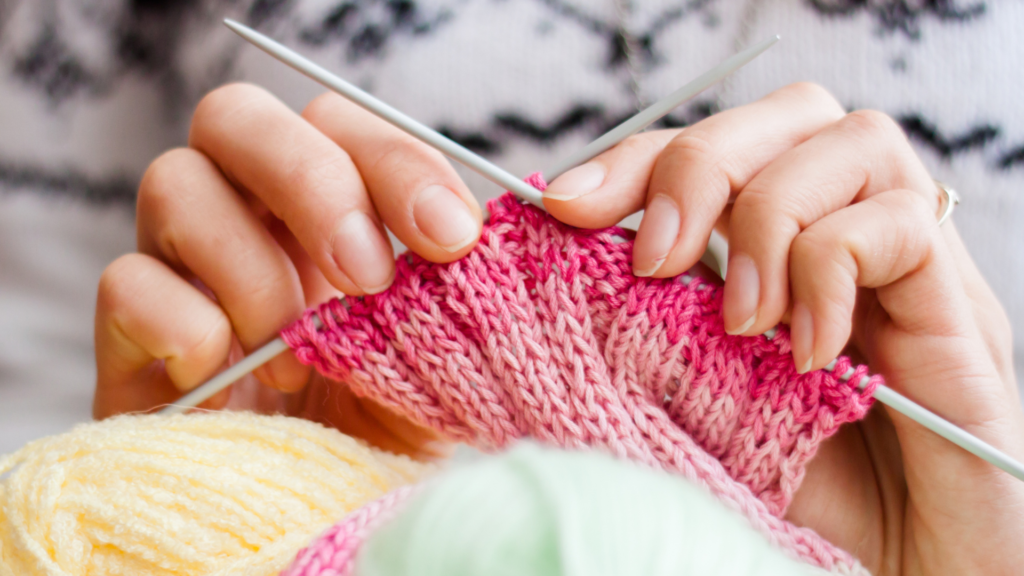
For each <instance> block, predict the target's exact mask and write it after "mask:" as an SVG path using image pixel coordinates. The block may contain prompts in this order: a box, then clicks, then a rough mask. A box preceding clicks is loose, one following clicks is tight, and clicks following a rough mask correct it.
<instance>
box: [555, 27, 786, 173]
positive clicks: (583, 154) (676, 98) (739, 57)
mask: <svg viewBox="0 0 1024 576" xmlns="http://www.w3.org/2000/svg"><path fill="white" fill-rule="evenodd" d="M778 41H779V35H778V34H776V35H775V36H772V37H771V38H768V39H767V40H764V41H762V42H761V43H759V44H755V45H753V46H751V47H750V48H747V49H746V50H744V51H742V52H739V53H737V54H734V55H733V56H731V57H730V58H728V59H726V60H725V61H723V62H722V63H721V64H719V65H718V66H715V67H714V68H712V69H711V70H708V71H707V72H705V73H704V74H701V75H700V76H698V77H697V78H695V79H693V80H692V81H691V82H690V83H689V84H687V85H686V86H683V87H682V88H680V89H678V90H676V91H675V92H673V93H671V94H669V95H668V96H665V97H664V98H662V99H661V100H658V101H657V102H655V103H654V104H651V105H650V106H648V107H647V108H645V109H644V110H642V111H640V113H639V114H637V115H635V116H633V117H632V118H630V119H629V120H626V121H625V122H623V123H622V124H619V125H618V126H616V127H615V128H612V129H611V130H610V131H608V132H607V133H606V134H605V135H603V136H601V137H600V138H598V139H597V140H594V141H593V142H591V143H590V144H587V145H586V146H584V147H583V148H581V149H580V150H579V151H578V152H576V153H574V154H570V155H569V156H568V157H566V158H563V159H562V161H561V162H559V163H557V164H555V166H554V167H552V168H551V169H550V170H547V171H545V172H544V180H546V181H548V182H551V181H553V180H554V179H555V178H558V177H559V176H561V175H562V174H564V173H565V172H566V171H568V170H570V169H571V168H574V167H576V166H579V165H580V164H583V163H584V162H587V161H589V160H591V159H593V158H594V157H595V156H597V155H598V154H600V153H602V152H604V151H605V150H608V149H609V148H611V147H612V146H615V145H616V144H618V143H619V142H622V141H623V140H625V139H626V138H629V137H630V136H632V135H633V134H636V133H638V132H640V131H641V130H643V129H645V128H647V127H648V126H650V125H651V124H654V123H655V122H657V121H658V120H660V119H661V118H662V117H664V116H665V115H666V114H668V113H669V112H671V111H672V110H674V109H675V108H676V107H677V106H679V105H680V104H682V103H683V102H686V101H687V100H689V99H691V98H693V97H694V96H696V95H697V94H700V93H701V92H703V91H704V90H706V89H708V88H709V87H710V86H713V85H714V84H717V83H718V82H719V81H721V80H722V79H723V78H725V77H726V76H728V75H729V74H732V73H733V72H734V71H736V70H738V69H740V68H741V67H742V66H743V65H744V64H746V63H747V62H750V61H751V60H753V59H754V58H757V57H758V56H760V55H761V54H762V53H763V52H764V51H765V50H767V49H769V48H771V47H772V46H774V45H775V43H776V42H778Z"/></svg>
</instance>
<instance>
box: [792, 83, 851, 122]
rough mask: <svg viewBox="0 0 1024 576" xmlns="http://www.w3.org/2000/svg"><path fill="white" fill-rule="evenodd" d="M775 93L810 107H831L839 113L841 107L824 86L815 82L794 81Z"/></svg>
mask: <svg viewBox="0 0 1024 576" xmlns="http://www.w3.org/2000/svg"><path fill="white" fill-rule="evenodd" d="M777 94H779V95H781V96H785V97H787V98H792V99H794V100H796V101H797V103H798V104H804V105H807V106H810V107H812V108H831V109H833V110H834V111H837V112H838V113H839V114H840V115H841V114H842V113H843V107H842V105H841V104H839V101H838V100H836V98H835V96H833V95H832V93H831V92H829V91H828V90H827V89H826V88H825V87H824V86H822V85H820V84H817V83H815V82H795V83H793V84H790V85H788V86H785V87H783V88H780V89H779V90H778V92H777Z"/></svg>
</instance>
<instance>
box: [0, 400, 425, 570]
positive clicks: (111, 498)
mask: <svg viewBox="0 0 1024 576" xmlns="http://www.w3.org/2000/svg"><path fill="white" fill-rule="evenodd" d="M427 470H428V468H427V467H426V466H424V465H422V464H417V463H415V462H413V461H411V460H409V459H408V458H405V457H400V456H394V455H391V454H387V453H384V452H381V451H378V450H375V449H372V448H369V447H367V446H365V445H364V444H362V443H360V442H359V441H356V440H354V439H352V438H350V437H348V436H345V435H343V434H341V433H340V432H338V431H336V430H331V429H327V428H324V427H322V426H320V425H318V424H314V423H312V422H308V421H305V420H300V419H294V418H286V417H282V416H274V417H271V416H257V415H254V414H249V413H238V412H221V413H204V414H191V415H187V416H185V415H179V416H155V415H151V416H120V417H117V418H112V419H109V420H105V421H102V422H98V423H91V424H86V425H82V426H79V427H77V428H75V429H74V430H72V431H71V432H68V433H66V434H62V435H59V436H53V437H50V438H44V439H42V440H37V441H35V442H32V443H30V444H28V445H26V446H25V447H24V448H22V449H21V450H19V451H18V452H15V453H13V454H11V455H9V456H6V457H4V458H2V459H0V511H2V512H0V576H37V575H38V576H42V575H46V576H58V575H59V576H71V575H74V576H91V575H97V576H98V575H104V576H106V575H122V574H123V575H129V574H131V575H137V574H150V575H167V576H171V575H174V576H180V575H197V576H198V575H202V576H221V575H223V576H227V575H240V574H245V575H247V576H263V575H266V576H270V575H273V574H277V573H278V571H280V570H281V568H283V567H284V566H286V565H287V564H288V563H289V562H290V561H291V560H292V559H293V557H294V555H295V553H296V551H297V550H299V549H300V548H301V547H302V546H304V545H306V544H308V543H309V541H310V540H312V538H313V537H314V536H315V535H316V534H318V533H320V532H321V531H323V530H324V529H325V528H327V527H328V526H329V525H330V524H331V523H332V522H335V521H336V520H337V519H338V518H341V517H343V516H344V515H345V514H347V513H348V512H350V511H352V510H355V509H357V508H358V507H359V506H361V505H363V504H365V503H366V502H368V501H371V500H373V499H374V498H377V497H379V496H381V495H382V494H385V493H386V492H388V491H389V490H392V489H393V488H396V487H399V486H402V485H405V484H408V483H409V482H412V481H414V480H415V479H417V478H419V477H420V476H421V475H423V474H424V472H426V471H427Z"/></svg>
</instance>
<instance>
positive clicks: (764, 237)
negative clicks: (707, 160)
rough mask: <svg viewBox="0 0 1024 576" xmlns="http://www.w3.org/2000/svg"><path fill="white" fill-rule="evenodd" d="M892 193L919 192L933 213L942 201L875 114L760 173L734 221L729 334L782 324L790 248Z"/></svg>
mask: <svg viewBox="0 0 1024 576" xmlns="http://www.w3.org/2000/svg"><path fill="white" fill-rule="evenodd" d="M894 189H907V190H914V191H915V192H916V193H918V194H920V195H921V196H922V198H926V199H927V200H928V201H929V202H930V203H931V205H932V209H933V213H934V210H935V209H936V207H937V203H938V194H937V192H936V189H935V184H934V182H933V181H932V179H931V177H930V176H929V175H928V171H927V170H926V169H925V168H924V166H923V165H922V164H921V161H920V160H919V159H918V158H917V156H916V154H915V153H914V151H913V149H911V147H910V144H909V143H908V142H907V139H906V137H905V136H904V134H903V131H902V130H901V129H900V127H899V125H897V124H896V123H895V122H894V121H893V120H892V119H891V118H889V117H888V116H886V115H884V114H882V113H880V112H872V111H861V112H853V113H850V114H848V115H846V116H845V117H844V118H843V119H842V120H840V121H839V122H836V123H835V124H833V125H831V126H829V127H828V128H826V129H825V130H822V131H821V132H820V133H819V134H816V135H815V136H814V137H813V138H811V139H809V140H807V141H806V142H804V143H803V144H800V145H799V146H797V147H796V148H794V149H792V150H790V151H788V152H786V153H785V154H783V155H782V156H780V157H779V158H778V159H777V160H776V161H774V162H772V163H771V164H770V165H769V166H767V167H766V168H765V169H764V170H762V171H761V172H760V173H758V174H757V176H756V177H754V178H753V179H752V180H751V181H750V183H749V184H747V185H746V186H745V187H744V188H743V190H742V191H741V192H740V193H739V194H738V195H737V197H736V202H735V203H734V204H733V207H732V214H731V218H730V221H729V266H728V270H729V272H728V278H727V279H726V282H725V295H724V302H723V316H724V318H725V327H726V331H728V332H729V333H732V334H747V335H752V334H758V333H761V332H764V331H765V330H767V329H768V328H770V327H772V326H774V325H775V324H777V323H778V322H779V320H781V319H782V317H783V314H784V313H785V312H786V310H787V309H788V308H789V305H790V302H789V270H788V259H789V251H790V245H791V243H792V242H793V239H794V238H796V236H797V234H799V233H800V231H801V230H804V229H805V228H807V227H808V226H810V225H811V224H812V223H814V222H815V221H817V220H818V219H820V218H822V217H824V216H826V215H827V214H829V213H831V212H834V211H836V210H839V209H840V208H842V207H844V206H846V205H848V204H849V203H851V202H853V201H855V200H858V199H864V198H868V197H870V196H872V195H873V194H877V193H880V192H885V191H888V190H894ZM933 220H934V218H933Z"/></svg>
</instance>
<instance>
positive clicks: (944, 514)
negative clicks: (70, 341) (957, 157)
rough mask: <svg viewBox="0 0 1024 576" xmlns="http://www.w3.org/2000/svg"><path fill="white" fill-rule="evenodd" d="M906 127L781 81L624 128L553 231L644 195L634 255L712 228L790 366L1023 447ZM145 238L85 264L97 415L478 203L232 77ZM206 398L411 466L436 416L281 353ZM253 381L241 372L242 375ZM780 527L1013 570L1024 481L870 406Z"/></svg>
mask: <svg viewBox="0 0 1024 576" xmlns="http://www.w3.org/2000/svg"><path fill="white" fill-rule="evenodd" d="M937 205H938V192H937V190H936V187H935V184H934V183H933V181H932V180H931V178H930V176H929V175H928V172H927V171H926V170H925V168H924V167H923V165H922V164H921V162H920V160H919V159H918V158H917V157H916V155H915V154H914V153H913V151H912V149H911V148H910V145H909V143H908V142H907V141H906V138H905V136H904V135H903V133H902V131H901V130H900V128H899V127H898V126H897V125H896V124H895V123H894V122H893V121H892V120H891V119H890V118H888V117H887V116H885V115H883V114H881V113H877V112H870V111H858V112H853V113H849V114H847V113H846V112H845V111H844V110H843V109H842V107H841V106H840V105H839V104H838V103H837V102H836V101H835V99H834V98H833V97H832V96H831V95H829V94H828V93H827V92H826V91H825V90H824V89H822V88H820V87H818V86H815V85H813V84H806V83H801V84H794V85H791V86H788V87H786V88H783V89H781V90H779V91H777V92H775V93H772V94H770V95H769V96H767V97H765V98H764V99H762V100H759V101H757V102H755V103H752V104H749V105H747V106H742V107H739V108H735V109H731V110H728V111H725V112H722V113H719V114H717V115H715V116H712V117H710V118H708V119H706V120H703V121H701V122H699V123H697V124H695V125H693V126H691V127H688V128H686V129H683V130H661V131H652V132H648V133H644V134H640V135H637V136H634V137H632V138H630V139H628V140H626V141H625V142H623V143H622V144H620V145H619V146H617V147H615V148H613V149H612V150H609V151H608V152H606V153H604V154H602V155H601V156H599V157H597V158H595V159H594V160H592V161H591V162H588V163H587V164H584V165H582V166H580V167H577V168H575V169H573V170H571V171H569V172H567V173H566V174H564V175H562V176H561V177H559V178H558V179H556V180H555V181H554V182H552V183H551V184H550V186H549V188H548V189H547V191H546V192H545V206H546V207H547V208H548V210H549V211H550V212H551V213H552V215H554V216H555V217H557V218H559V219H561V220H562V221H564V222H567V223H569V224H573V225H576V226H581V227H587V228H598V227H605V226H610V225H613V224H615V223H617V222H618V221H619V220H620V219H621V218H623V217H625V216H626V215H628V214H630V213H632V212H635V211H637V210H640V209H643V208H646V212H645V215H644V217H643V220H642V222H641V225H640V228H639V230H638V232H637V236H636V241H635V244H634V271H635V273H636V274H638V275H641V276H653V277H670V276H675V275H678V274H680V273H682V272H684V271H686V270H687V269H689V268H691V267H692V266H694V265H695V264H696V263H697V261H698V260H699V258H700V257H701V255H702V253H703V251H704V247H705V246H706V244H707V241H708V238H709V236H710V233H711V230H712V229H713V228H717V229H718V230H719V231H720V232H722V233H723V234H724V235H726V237H727V238H728V240H729V244H730V257H729V267H728V270H729V272H728V276H727V280H726V281H725V296H724V297H725V303H724V316H725V325H726V328H727V330H728V331H729V332H730V333H733V334H744V335H756V334H759V333H763V332H764V331H766V330H767V329H768V328H771V327H772V326H774V325H776V324H777V323H778V322H780V321H786V322H788V323H789V324H790V328H791V334H792V349H793V357H794V361H795V363H796V366H798V367H799V370H801V371H802V372H806V371H808V370H813V369H818V368H821V367H823V366H825V365H826V364H827V363H828V362H829V361H831V360H832V358H834V357H835V356H836V355H838V354H840V353H845V354H850V355H853V356H855V357H857V358H858V359H859V360H862V361H865V362H867V363H868V364H869V365H870V366H871V368H872V371H873V372H876V373H880V374H883V375H884V376H885V377H886V380H887V383H888V384H889V385H890V386H892V387H893V388H895V389H896V390H898V391H900V392H903V393H904V394H907V395H909V396H910V397H912V398H915V399H917V400H919V401H921V402H922V403H924V404H925V405H927V406H928V407H929V408H931V409H933V410H935V411H936V412H938V413H939V414H943V415H945V416H947V417H949V418H950V419H952V420H953V421H954V422H955V423H957V424H958V425H960V426H963V427H964V428H965V429H967V430H968V431H970V432H972V433H973V434H975V435H977V436H979V437H981V438H983V439H985V440H986V441H988V442H990V443H992V444H994V445H996V446H998V447H1000V448H1002V449H1003V450H1005V451H1007V452H1009V453H1010V454H1012V455H1014V456H1016V457H1017V458H1019V459H1024V412H1022V410H1021V408H1020V402H1019V399H1018V397H1017V391H1016V390H1017V388H1016V384H1015V380H1014V375H1013V369H1012V357H1011V350H1012V348H1011V341H1010V327H1009V324H1008V322H1007V320H1006V317H1005V314H1004V313H1003V311H1002V308H1001V307H1000V305H999V303H998V302H997V300H996V299H995V297H994V295H993V294H992V292H991V290H990V289H989V288H988V286H987V285H986V284H985V282H984V280H983V279H982V278H981V276H980V274H979V272H978V271H977V269H976V268H975V266H974V264H973V262H972V261H971V259H970V257H969V255H968V254H967V251H966V249H965V248H964V246H963V243H962V242H961V240H960V238H959V236H958V234H957V232H956V230H955V228H954V226H953V225H952V223H947V224H945V225H944V226H943V227H941V228H940V227H939V226H937V225H936V217H935V213H936V209H937ZM137 214H138V245H139V253H138V254H131V255H127V256H124V257H122V258H120V259H118V260H117V261H115V262H114V263H113V264H111V265H110V267H108V269H107V270H106V272H105V273H104V275H103V277H102V279H101V283H100V288H99V297H98V303H97V314H96V358H97V389H96V396H95V403H94V414H95V416H96V417H97V418H103V417H106V416H110V415H112V414H117V413H122V412H130V411H143V410H148V409H151V408H153V407H154V406H158V405H161V404H166V403H169V402H172V401H173V400H174V399H176V398H177V397H179V396H180V395H182V394H183V393H184V392H186V391H188V390H190V389H192V388H194V387H195V386H197V385H198V384H200V383H201V382H203V381H205V380H206V379H207V378H209V377H210V376H212V375H213V374H215V373H216V372H218V371H219V370H221V369H222V368H223V367H224V366H225V365H226V364H227V363H229V362H230V361H233V360H237V358H238V357H240V355H242V354H244V353H247V352H251V351H252V350H253V349H255V348H257V347H258V346H260V345H262V344H263V343H265V342H267V341H269V340H270V339H272V338H273V337H274V336H275V335H276V332H277V331H278V330H279V329H280V328H281V327H282V326H284V325H286V324H287V323H288V322H290V321H291V320H293V319H294V318H296V317H298V316H299V314H300V313H301V312H302V310H303V309H304V308H305V307H306V306H308V305H312V304H316V303H319V302H322V301H324V300H326V299H328V298H330V297H333V296H337V295H339V294H342V293H344V294H353V295H357V294H370V293H375V292H379V291H380V290H383V289H385V288H386V287H387V286H388V285H389V284H390V282H391V280H392V278H393V275H394V260H393V257H392V253H391V245H390V243H389V241H388V238H387V236H386V234H385V233H384V228H383V227H384V226H387V228H388V229H390V230H391V231H392V232H393V233H394V234H395V235H396V236H397V237H398V238H399V239H400V240H402V242H403V243H405V244H406V245H407V246H409V247H410V248H411V249H412V250H414V251H415V252H417V253H418V254H420V255H421V256H423V257H424V258H427V259H428V260H432V261H435V262H448V261H451V260H455V259H457V258H460V257H462V256H463V255H465V254H466V253H467V252H469V251H470V250H471V249H472V248H473V246H474V244H475V242H476V240H477V237H478V235H479V231H480V226H481V212H480V209H479V206H478V204H477V203H476V201H475V200H474V198H473V196H472V194H471V193H470V192H469V190H468V189H467V188H466V186H465V184H463V183H462V182H461V180H460V179H459V178H458V176H457V175H456V174H455V172H454V170H452V168H451V166H450V165H449V164H448V163H447V161H446V160H444V158H442V157H441V156H440V155H439V154H438V153H436V152H434V151H433V150H431V149H429V148H428V147H426V146H425V145H423V144H421V143H419V142H418V141H415V140H413V139H412V138H410V137H408V136H406V135H404V134H402V133H401V132H399V131H398V130H397V129H395V128H393V127H391V126H390V125H388V124H386V123H384V122H383V121H381V120H378V119H376V118H375V117H373V116H371V115H369V114H368V113H366V112H364V111H362V110H361V109H359V108H357V107H355V106H354V105H352V104H350V103H348V102H347V101H345V100H343V99H342V98H340V97H338V96H334V95H324V96H321V97H320V98H318V99H316V100H314V101H313V102H312V103H311V104H310V105H309V106H308V107H307V108H306V109H305V111H303V113H302V114H301V116H300V115H296V114H294V113H293V112H291V111H290V110H289V109H288V108H287V107H286V106H284V105H283V104H282V103H280V102H279V101H277V100H276V99H274V98H273V97H272V96H270V95H269V94H267V93H266V92H264V91H263V90H261V89H259V88H256V87H253V86H248V85H239V84H236V85H229V86H226V87H223V88H220V89H218V90H216V91H214V92H212V93H211V94H209V95H208V96H207V97H206V98H205V99H204V100H203V101H202V102H201V103H200V105H199V106H198V108H197V110H196V113H195V116H194V118H193V123H192V128H191V132H190V137H189V147H188V148H184V149H179V150H173V151H171V152H168V153H166V154H164V155H163V156H161V157H160V158H158V159H157V160H156V161H154V163H153V164H152V165H151V166H150V168H149V170H148V171H147V173H146V175H145V177H144V178H143V181H142V184H141V186H140V190H139V201H138V211H137ZM255 378H256V379H258V380H259V382H262V383H263V384H266V385H267V386H269V389H268V388H267V387H266V386H260V385H259V384H258V383H256V382H255V380H251V381H250V382H249V383H248V384H242V385H237V384H236V385H235V386H233V387H232V389H231V390H232V391H230V392H228V391H226V392H224V393H222V394H220V395H218V396H216V397H214V398H212V399H211V400H209V401H207V403H205V404H204V407H207V408H221V407H224V406H225V405H228V404H229V403H230V405H231V406H237V407H245V408H250V409H257V410H263V411H278V412H284V413H288V414H293V415H297V416H303V417H306V418H310V419H313V420H317V421H320V422H323V423H326V424H330V425H334V426H336V427H338V428H339V429H341V430H342V431H344V432H346V433H349V434H353V435H356V436H361V437H363V438H365V439H367V440H368V441H370V442H372V443H374V444H377V445H379V446H381V447H383V448H385V449H389V450H392V451H396V452H403V453H408V454H412V455H415V456H419V457H429V456H431V455H436V454H438V453H439V452H444V450H445V449H446V447H445V446H444V445H443V444H442V443H439V442H438V441H437V438H436V437H434V436H433V435H432V434H431V433H430V432H428V431H426V430H423V429H420V428H418V427H416V426H414V425H412V424H410V423H408V422H407V421H404V420H403V419H402V418H400V417H398V416H396V415H394V414H391V413H389V412H388V411H387V410H385V409H383V408H382V407H380V406H379V405H376V404H374V403H372V402H370V401H368V400H365V399H360V398H357V397H355V396H354V395H353V394H351V392H349V391H348V389H347V388H346V387H345V386H339V385H337V383H330V382H327V381H326V380H324V379H323V378H321V377H319V376H317V375H315V374H313V375H311V374H310V372H309V370H308V369H307V368H305V367H303V366H302V365H300V364H299V363H298V362H297V361H296V360H295V358H294V357H292V356H290V355H287V354H284V355H281V356H279V357H278V358H277V359H275V360H273V361H272V362H270V363H269V364H268V365H266V366H265V367H263V368H261V369H260V370H258V371H257V372H256V373H255ZM253 384H255V385H253ZM787 518H788V519H789V520H791V521H793V522H795V523H797V524H799V525H803V526H808V527H811V528H813V529H815V530H817V531H818V532H819V533H821V534H822V535H823V536H825V537H826V538H828V539H829V540H830V541H832V542H833V543H835V544H836V545H838V546H840V547H842V548H844V549H846V550H850V551H851V552H853V553H854V554H855V555H856V556H857V557H858V558H859V559H860V560H861V561H862V562H863V563H864V564H865V566H866V567H867V568H868V569H869V570H871V571H872V573H873V574H880V575H881V574H936V575H940V574H941V575H945V574H1010V573H1012V572H1013V571H1014V570H1016V569H1017V567H1018V566H1020V565H1021V564H1022V563H1024V483H1021V482H1019V481H1017V480H1015V479H1013V478H1012V477H1010V476H1009V475H1008V474H1005V473H1004V472H1002V471H1000V470H998V469H996V468H994V467H992V466H991V465H989V464H987V463H985V462H983V461H981V460H980V459H978V458H976V457H974V456H972V455H970V454H968V453H966V452H964V451H962V450H960V449H959V448H957V447H955V446H953V445H952V444H950V443H949V442H947V441H946V440H943V439H941V438H939V437H938V436H935V435H934V434H932V433H931V432H929V431H927V430H924V429H923V428H921V427H920V426H919V425H917V424H916V423H914V422H912V421H909V420H907V419H906V418H904V417H903V416H901V415H900V414H898V413H891V412H889V411H887V410H886V409H883V408H881V407H877V406H876V408H875V409H873V410H872V412H871V414H870V415H869V416H868V418H866V419H865V420H864V421H863V422H861V423H859V424H858V425H855V426H846V427H843V428H842V429H841V431H840V432H839V433H838V434H837V435H836V436H835V437H833V438H831V439H830V440H828V441H826V442H825V443H824V444H823V445H822V447H821V449H820V450H819V452H818V455H817V456H816V457H815V459H813V460H812V461H811V464H810V465H809V467H808V470H807V474H806V478H805V480H804V483H803V485H802V486H801V488H800V489H799V490H798V492H797V493H796V494H795V496H794V500H793V503H792V505H791V506H790V508H789V510H788V511H787Z"/></svg>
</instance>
